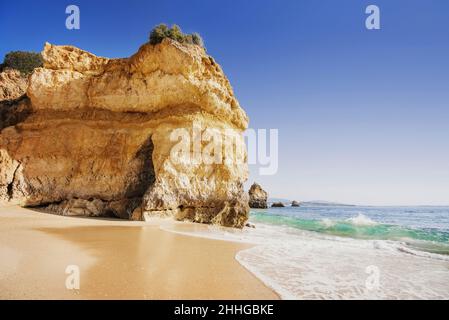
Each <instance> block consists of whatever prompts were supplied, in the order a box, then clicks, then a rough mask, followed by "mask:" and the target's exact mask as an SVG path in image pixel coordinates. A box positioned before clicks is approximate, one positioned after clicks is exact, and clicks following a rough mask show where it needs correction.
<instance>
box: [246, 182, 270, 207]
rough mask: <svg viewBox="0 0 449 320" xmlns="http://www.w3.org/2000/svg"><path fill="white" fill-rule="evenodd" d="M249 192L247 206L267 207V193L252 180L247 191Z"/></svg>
mask: <svg viewBox="0 0 449 320" xmlns="http://www.w3.org/2000/svg"><path fill="white" fill-rule="evenodd" d="M248 194H249V207H250V208H255V209H265V208H267V207H268V206H267V199H268V193H267V192H266V191H265V190H263V189H262V187H261V186H260V185H259V184H258V183H256V182H254V183H253V185H252V186H251V188H250V189H249V191H248Z"/></svg>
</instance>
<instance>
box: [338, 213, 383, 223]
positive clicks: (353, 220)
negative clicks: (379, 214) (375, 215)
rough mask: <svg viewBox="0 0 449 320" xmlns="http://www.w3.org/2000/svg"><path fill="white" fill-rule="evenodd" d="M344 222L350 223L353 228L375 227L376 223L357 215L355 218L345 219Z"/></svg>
mask: <svg viewBox="0 0 449 320" xmlns="http://www.w3.org/2000/svg"><path fill="white" fill-rule="evenodd" d="M346 221H348V222H350V223H352V224H353V225H355V226H375V225H377V222H376V221H374V220H371V219H370V218H368V217H367V216H365V215H363V214H361V213H359V214H358V215H357V216H356V217H352V218H349V219H347V220H346Z"/></svg>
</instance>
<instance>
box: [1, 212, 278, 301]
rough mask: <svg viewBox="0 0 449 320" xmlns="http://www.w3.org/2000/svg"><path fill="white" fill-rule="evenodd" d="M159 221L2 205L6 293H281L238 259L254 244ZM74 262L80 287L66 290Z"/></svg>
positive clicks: (158, 296)
mask: <svg viewBox="0 0 449 320" xmlns="http://www.w3.org/2000/svg"><path fill="white" fill-rule="evenodd" d="M160 221H162V220H155V221H153V222H150V223H148V222H131V221H125V220H112V219H110V220H109V219H93V218H75V217H63V216H57V215H51V214H46V213H42V212H38V211H35V210H31V209H24V208H20V207H17V206H10V207H2V208H0V288H1V290H0V299H278V296H277V295H276V293H274V292H273V291H272V290H271V289H269V288H268V287H266V286H265V285H264V284H263V283H262V282H261V281H260V280H258V279H257V278H256V277H255V276H254V275H252V274H251V273H250V272H249V271H247V270H246V269H245V268H243V267H242V266H241V265H240V264H239V263H238V262H237V261H236V260H235V255H236V254H237V253H238V252H239V251H240V250H244V249H248V248H249V247H251V245H248V244H244V243H235V242H230V241H222V240H213V239H205V238H199V237H190V236H186V235H181V234H176V233H173V232H169V231H164V230H162V229H161V228H160V223H161V222H160ZM164 223H167V221H166V220H164ZM173 223H175V222H173ZM187 225H188V224H185V225H183V226H182V227H183V228H188V226H187ZM192 227H194V228H198V225H195V226H192ZM69 265H75V266H78V267H79V271H80V288H79V290H76V289H75V290H69V289H67V288H66V279H67V277H69V274H66V268H67V266H69Z"/></svg>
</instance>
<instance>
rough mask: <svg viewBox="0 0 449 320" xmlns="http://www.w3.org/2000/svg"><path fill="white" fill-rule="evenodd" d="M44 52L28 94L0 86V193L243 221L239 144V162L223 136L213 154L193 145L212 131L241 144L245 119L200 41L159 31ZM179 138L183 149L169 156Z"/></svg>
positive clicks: (64, 206)
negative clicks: (102, 45) (107, 45)
mask: <svg viewBox="0 0 449 320" xmlns="http://www.w3.org/2000/svg"><path fill="white" fill-rule="evenodd" d="M42 56H43V59H44V67H43V68H37V69H35V70H34V72H33V73H32V74H31V75H30V76H29V79H28V83H27V86H26V96H23V97H20V93H16V94H13V95H12V96H11V94H9V93H8V94H4V93H2V94H3V96H2V98H1V99H2V100H3V101H1V102H0V111H1V112H0V115H1V116H2V118H1V119H0V120H1V122H0V130H1V131H0V202H2V203H8V204H20V205H22V206H40V207H45V208H46V209H47V210H49V211H52V212H55V213H58V214H63V215H83V216H116V217H120V218H125V219H133V220H144V219H145V218H147V217H150V216H154V215H157V216H161V215H162V216H173V217H174V218H176V219H179V220H184V219H186V220H191V221H195V222H201V223H215V224H221V225H225V226H233V227H243V226H244V225H245V222H246V220H247V218H248V212H249V208H248V196H247V194H246V193H245V192H244V190H243V183H244V182H245V180H246V179H247V175H248V168H247V164H246V153H245V151H242V152H243V162H239V161H236V158H237V152H235V155H234V153H233V152H232V150H234V149H233V148H231V149H230V151H229V150H228V149H226V148H225V146H229V144H223V145H221V144H220V148H219V149H220V150H222V151H223V152H218V151H220V150H218V151H217V150H216V149H212V150H213V151H214V152H213V154H214V158H213V159H214V161H212V162H211V161H206V160H204V158H202V157H201V152H203V153H204V149H206V147H207V146H209V144H208V141H211V139H215V138H216V139H217V141H231V142H234V144H232V145H235V149H238V148H239V147H240V149H239V150H241V146H242V145H243V146H244V140H243V136H242V132H243V131H244V130H245V129H246V128H247V125H248V118H247V116H246V114H245V112H244V111H243V110H242V109H241V108H240V106H239V103H238V101H237V100H236V98H235V96H234V93H233V90H232V88H231V85H230V83H229V81H228V79H227V78H226V76H225V75H224V73H223V71H222V69H221V67H220V66H219V65H218V64H217V63H216V62H215V60H214V59H213V58H212V57H210V56H208V55H207V54H206V52H205V50H204V49H203V48H202V47H200V46H197V45H193V44H180V43H178V42H175V41H173V40H170V39H164V40H163V41H162V42H161V43H160V44H156V45H152V44H145V45H143V46H142V47H141V48H140V49H139V50H138V52H137V53H136V54H134V55H133V56H131V57H129V58H124V59H107V58H102V57H97V56H95V55H93V54H91V53H89V52H86V51H83V50H81V49H78V48H75V47H72V46H56V45H51V44H48V43H47V44H45V48H44V50H43V52H42ZM8 79H9V78H8ZM8 83H9V82H8ZM8 83H6V81H4V80H1V81H0V87H1V88H2V89H1V90H3V91H0V92H5V90H4V88H5V87H6V85H7V84H8ZM18 85H19V86H21V85H20V84H18ZM8 90H9V91H11V90H10V89H7V91H8ZM17 90H18V91H19V89H17ZM9 91H8V92H9ZM5 97H6V98H5ZM14 99H16V100H14ZM6 100H7V101H6ZM208 129H210V130H209V131H208ZM178 130H182V131H180V132H178ZM174 133H175V135H173V134H174ZM198 137H202V139H199V138H198ZM214 141H215V140H214ZM180 145H181V146H183V147H184V148H185V147H188V148H190V149H189V150H190V151H189V153H187V154H186V153H185V152H184V153H180V154H181V155H178V156H176V157H175V155H176V153H174V150H175V149H176V150H177V151H178V149H179V148H178V147H179V146H180ZM184 150H185V149H184ZM210 150H211V149H210V148H209V149H208V152H209V151H210ZM243 150H244V148H243ZM199 154H200V156H199V158H198V155H199Z"/></svg>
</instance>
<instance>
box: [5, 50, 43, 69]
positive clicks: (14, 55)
mask: <svg viewBox="0 0 449 320" xmlns="http://www.w3.org/2000/svg"><path fill="white" fill-rule="evenodd" d="M42 65H43V59H42V55H41V54H40V53H36V52H29V51H11V52H9V53H7V54H6V55H5V59H4V61H3V64H2V66H1V68H2V69H5V68H11V69H16V70H19V71H20V72H21V73H22V74H25V75H26V74H29V73H31V72H33V70H34V69H35V68H39V67H42Z"/></svg>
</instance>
